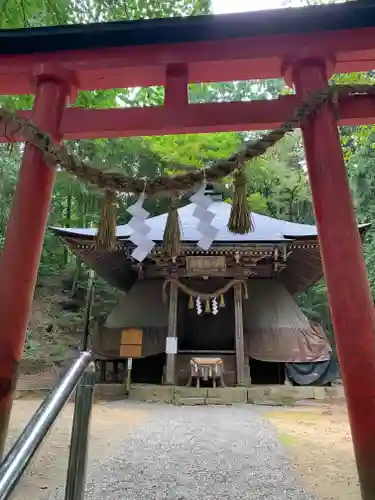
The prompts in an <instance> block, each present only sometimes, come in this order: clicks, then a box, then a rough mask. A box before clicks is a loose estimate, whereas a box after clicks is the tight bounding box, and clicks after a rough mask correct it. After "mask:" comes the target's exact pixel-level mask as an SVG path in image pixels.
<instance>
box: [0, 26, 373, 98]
mask: <svg viewBox="0 0 375 500" xmlns="http://www.w3.org/2000/svg"><path fill="white" fill-rule="evenodd" d="M296 48H298V50H299V51H302V52H303V53H304V54H305V55H306V56H307V55H309V54H315V55H316V54H320V55H323V56H327V57H328V56H331V55H334V56H335V58H336V68H335V71H336V72H338V73H343V72H354V71H369V70H373V68H374V67H375V37H374V31H373V29H372V28H364V29H356V30H343V31H334V32H332V31H327V32H317V33H316V34H311V33H310V34H305V35H275V36H268V37H264V36H263V37H248V38H236V39H227V40H225V39H224V40H213V41H204V42H195V43H176V44H170V45H152V46H151V45H149V46H146V45H145V46H134V47H124V48H122V47H121V48H109V49H97V50H77V51H60V52H56V53H52V54H38V53H36V54H32V55H19V56H13V55H9V56H1V57H0V94H10V95H11V94H28V93H32V87H31V86H30V81H29V74H30V73H31V72H32V70H33V67H34V66H35V64H39V63H59V64H62V65H63V66H64V67H65V68H67V69H68V70H71V71H74V72H76V74H77V77H78V80H79V82H80V88H81V89H82V90H95V89H112V88H125V87H133V86H141V87H147V86H151V85H164V84H165V81H166V67H167V65H168V64H186V65H187V66H188V70H189V82H223V81H233V80H248V79H257V78H278V77H281V76H282V73H281V63H282V61H284V59H285V57H286V56H288V55H291V54H293V53H294V52H295V50H296Z"/></svg>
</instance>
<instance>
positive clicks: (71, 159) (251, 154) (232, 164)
mask: <svg viewBox="0 0 375 500" xmlns="http://www.w3.org/2000/svg"><path fill="white" fill-rule="evenodd" d="M351 94H369V95H373V96H374V95H375V86H372V85H332V86H330V87H328V88H326V89H322V90H318V91H316V92H314V93H312V94H311V95H310V96H309V97H308V98H307V99H306V100H305V101H303V102H302V103H301V105H300V106H299V107H298V109H297V110H296V111H295V112H294V115H293V117H292V118H291V119H290V120H288V121H286V122H284V123H283V124H282V125H281V126H280V127H277V128H275V129H274V130H272V131H271V132H267V133H266V134H264V135H263V136H262V137H260V138H259V139H255V140H251V141H249V142H247V143H246V144H244V146H243V148H242V150H241V151H239V152H238V153H234V154H232V155H231V156H230V157H229V158H227V159H226V160H219V161H217V162H215V163H214V164H213V165H212V166H210V167H207V168H206V169H205V170H204V171H203V170H202V169H197V170H193V171H192V170H190V171H187V172H186V173H184V174H176V175H171V176H169V175H160V176H156V177H154V178H153V179H148V180H147V189H146V192H145V194H146V195H147V196H152V195H154V194H156V193H162V192H171V191H174V192H177V191H187V190H190V189H192V188H193V187H194V186H196V185H198V184H200V183H202V182H203V180H204V178H205V180H206V181H208V182H215V181H217V180H219V179H221V178H223V177H226V176H228V175H230V174H232V173H233V171H234V170H235V169H236V168H237V165H238V155H242V156H243V159H244V161H248V160H251V159H253V158H256V157H258V156H261V155H262V154H263V153H265V152H266V151H267V149H268V148H270V147H272V146H274V145H275V144H276V143H277V142H278V141H279V140H280V139H282V138H283V137H284V135H285V134H287V133H288V132H290V131H292V130H293V129H294V128H296V127H297V126H298V125H299V124H300V123H301V122H302V121H304V120H306V119H307V118H309V117H310V116H312V115H313V113H315V111H316V110H317V109H318V108H319V107H320V106H321V105H322V104H324V103H327V102H330V101H332V98H334V99H342V98H345V97H347V96H349V95H351ZM1 125H3V127H4V135H5V136H6V137H7V138H8V139H10V140H11V139H12V137H15V136H16V135H18V136H21V137H22V139H23V140H24V141H26V142H27V143H29V144H32V145H33V146H35V147H36V148H38V149H39V150H40V151H41V152H42V153H43V155H44V158H45V160H46V163H47V164H48V165H51V166H53V167H55V166H60V167H61V168H63V169H64V170H66V171H67V172H69V173H71V174H73V175H74V176H76V177H77V178H78V179H79V180H81V181H83V182H86V183H88V184H93V185H96V186H98V187H99V188H101V189H108V190H111V191H119V192H128V193H141V192H142V191H143V186H144V179H141V178H134V177H130V176H126V175H124V174H122V173H120V172H118V173H117V172H116V173H113V172H106V171H102V170H100V169H99V168H96V167H95V166H93V165H92V164H91V163H90V162H88V161H83V160H81V159H80V158H78V157H77V156H75V155H74V154H72V153H70V152H69V151H68V149H67V147H66V146H65V145H64V144H56V143H55V142H54V140H53V139H52V138H51V137H50V136H49V135H48V134H46V133H45V132H43V131H42V130H41V129H40V128H39V127H38V126H36V125H35V124H34V123H32V122H31V121H30V120H28V119H25V118H22V117H21V116H19V115H17V114H16V113H13V112H11V111H8V110H5V109H0V126H1ZM187 170H188V169H187Z"/></svg>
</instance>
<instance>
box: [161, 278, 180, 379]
mask: <svg viewBox="0 0 375 500" xmlns="http://www.w3.org/2000/svg"><path fill="white" fill-rule="evenodd" d="M177 309H178V287H177V284H176V283H174V282H173V281H172V282H171V284H170V292H169V311H168V337H167V339H166V346H165V352H166V365H165V378H164V383H165V384H166V385H176V357H177Z"/></svg>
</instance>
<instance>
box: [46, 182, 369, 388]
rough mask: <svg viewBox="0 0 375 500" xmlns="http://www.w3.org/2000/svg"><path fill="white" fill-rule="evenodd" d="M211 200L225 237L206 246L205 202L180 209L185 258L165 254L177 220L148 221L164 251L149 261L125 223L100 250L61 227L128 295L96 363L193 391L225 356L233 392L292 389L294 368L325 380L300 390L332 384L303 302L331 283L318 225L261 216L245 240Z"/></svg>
mask: <svg viewBox="0 0 375 500" xmlns="http://www.w3.org/2000/svg"><path fill="white" fill-rule="evenodd" d="M205 194H206V196H209V197H210V198H211V199H212V204H211V205H210V207H209V210H210V211H211V212H212V213H213V214H214V219H213V221H212V226H214V227H215V228H216V229H217V230H218V233H217V236H216V239H215V241H214V242H213V243H212V245H211V246H210V248H209V249H208V250H202V249H201V248H200V247H199V246H198V245H199V239H200V233H199V231H198V230H197V224H198V220H197V219H196V218H195V217H194V209H195V206H196V205H195V204H194V203H189V204H187V205H185V206H183V207H182V208H180V209H179V210H178V212H179V219H180V225H181V240H182V252H181V255H180V256H178V257H176V258H173V259H171V258H170V257H167V256H165V254H164V252H163V248H162V241H163V234H164V230H165V225H166V221H167V214H162V215H159V216H156V217H151V218H149V219H147V223H148V226H149V227H150V228H151V231H150V233H149V235H148V237H149V238H150V240H152V241H153V242H154V243H156V245H155V247H154V249H153V250H152V251H151V253H150V254H149V255H148V256H147V257H146V259H145V260H144V261H143V262H142V263H139V262H138V261H137V260H135V259H133V258H132V257H131V253H132V252H133V251H134V247H135V245H134V244H133V243H132V242H131V241H130V240H129V236H130V235H131V234H132V233H133V230H132V229H131V228H130V227H129V225H128V224H126V225H122V226H118V227H117V232H116V236H117V247H116V250H115V251H106V250H105V249H103V248H102V247H100V246H98V245H96V244H95V235H96V232H97V230H96V229H78V228H77V229H74V228H70V229H63V228H53V231H54V232H55V234H56V235H58V236H59V238H61V240H62V241H63V242H64V244H66V245H68V247H69V248H70V249H71V250H72V251H73V252H74V253H75V254H76V255H77V256H78V257H80V258H81V259H82V261H83V262H84V263H85V264H86V265H87V266H89V267H90V268H92V269H94V270H95V271H96V273H97V274H98V275H99V276H101V277H102V278H104V279H105V280H106V281H107V282H108V283H110V284H111V285H113V286H114V287H116V288H118V289H119V290H121V291H122V292H124V295H123V296H121V297H120V300H119V303H118V305H117V306H116V307H115V308H114V309H113V311H112V312H111V313H110V314H109V315H108V316H107V317H106V318H102V319H101V320H99V321H97V323H96V324H95V327H94V335H93V345H92V347H93V350H94V354H95V357H96V359H98V360H102V361H115V362H116V361H120V360H126V359H128V358H132V360H133V362H132V365H133V374H132V380H133V382H142V383H154V384H155V383H156V384H161V383H166V384H176V385H185V384H186V383H187V382H188V379H189V372H190V363H191V361H192V359H195V358H197V357H199V358H200V359H201V358H210V359H212V358H216V359H220V361H221V363H222V365H223V371H224V383H225V385H227V386H234V385H245V386H248V385H250V384H283V383H284V382H285V376H286V373H288V371H289V373H292V374H294V373H295V370H296V369H297V373H298V367H299V366H303V367H305V371H306V366H307V365H308V364H310V366H311V369H310V372H311V371H315V372H316V376H315V377H313V378H311V377H308V378H306V377H305V379H304V378H303V377H302V379H301V380H302V382H301V380H299V383H300V384H303V383H304V380H306V381H308V383H311V382H313V383H314V382H316V383H318V384H319V383H323V384H324V381H325V380H326V381H328V382H331V381H332V380H331V379H332V376H334V375H332V373H333V372H334V371H335V370H333V372H332V367H331V363H330V360H331V347H330V345H329V342H328V340H327V337H326V334H325V332H324V330H323V328H322V327H321V326H319V325H317V324H312V323H311V322H309V320H308V319H307V318H306V316H305V315H304V313H303V312H302V311H301V309H300V308H299V307H298V305H297V303H296V301H295V299H294V297H293V296H294V295H295V294H297V293H299V292H303V291H305V290H307V288H309V287H310V286H312V285H313V284H314V283H316V282H317V281H319V280H320V279H321V278H322V277H323V269H322V262H321V259H320V251H319V243H318V241H317V230H316V227H315V226H311V225H306V224H298V223H294V222H288V221H283V220H278V219H274V218H271V217H268V216H265V215H259V214H252V218H253V223H254V231H253V232H249V233H248V234H244V235H238V234H237V235H236V234H233V233H231V232H230V231H229V230H228V228H227V223H228V218H229V213H230V209H231V205H230V204H229V203H226V202H224V201H222V199H221V195H218V194H217V193H215V192H214V191H211V192H210V191H209V190H206V193H205ZM210 195H212V196H210ZM366 228H367V226H361V228H360V231H361V233H362V234H363V233H364V232H365V231H366ZM103 366H104V365H103ZM286 367H287V370H286ZM288 368H289V370H288ZM103 370H104V368H103ZM327 371H329V373H328V374H327ZM306 374H307V375H311V373H310V374H308V373H305V375H306ZM327 375H328V378H327ZM329 377H330V378H329ZM292 378H293V376H292ZM297 379H298V377H297ZM102 381H105V375H104V371H103V373H102ZM116 381H117V380H116Z"/></svg>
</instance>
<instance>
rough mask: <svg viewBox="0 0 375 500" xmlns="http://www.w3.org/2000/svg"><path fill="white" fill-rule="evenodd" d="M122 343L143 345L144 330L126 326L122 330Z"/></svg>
mask: <svg viewBox="0 0 375 500" xmlns="http://www.w3.org/2000/svg"><path fill="white" fill-rule="evenodd" d="M121 344H131V345H142V330H139V329H138V328H126V329H125V330H122V332H121Z"/></svg>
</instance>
